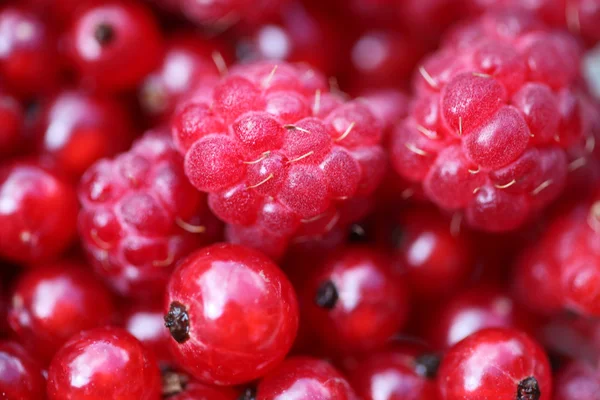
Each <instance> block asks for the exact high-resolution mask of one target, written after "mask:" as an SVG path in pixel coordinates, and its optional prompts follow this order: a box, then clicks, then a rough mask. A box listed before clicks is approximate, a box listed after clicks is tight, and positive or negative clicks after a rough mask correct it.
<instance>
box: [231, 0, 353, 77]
mask: <svg viewBox="0 0 600 400" xmlns="http://www.w3.org/2000/svg"><path fill="white" fill-rule="evenodd" d="M340 32H341V28H340V27H339V24H338V22H337V21H336V20H335V19H333V18H330V17H329V16H327V15H326V14H325V13H323V12H318V11H316V10H314V7H307V6H306V5H303V4H302V3H301V2H299V1H291V2H290V4H288V5H287V6H286V7H284V8H283V10H282V11H281V13H280V15H279V17H278V18H276V20H275V21H273V22H271V23H269V24H264V25H261V26H259V27H257V28H256V29H255V30H253V32H252V33H251V34H250V35H248V37H242V38H241V39H240V41H239V42H238V44H237V52H238V54H239V55H240V58H241V59H242V60H254V61H256V60H279V61H286V62H303V63H307V64H309V65H311V66H313V67H314V68H317V69H318V70H319V71H322V72H323V73H325V74H328V75H329V74H335V73H336V71H338V68H339V64H340V60H341V59H342V57H343V56H344V55H343V51H344V50H346V49H345V43H344V40H345V38H344V37H343V36H342V35H341V34H340ZM315 43H319V46H315V45H314V44H315Z"/></svg>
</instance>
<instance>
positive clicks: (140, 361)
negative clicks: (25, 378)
mask: <svg viewBox="0 0 600 400" xmlns="http://www.w3.org/2000/svg"><path fill="white" fill-rule="evenodd" d="M47 390H48V399H50V400H58V399H60V400H64V399H85V400H100V399H140V400H154V399H160V398H161V381H160V373H159V370H158V366H157V364H156V361H155V360H154V358H153V357H152V355H151V354H150V353H149V352H148V351H147V350H146V349H145V348H144V347H143V346H142V344H141V343H140V342H139V341H138V340H137V339H136V338H134V337H133V336H131V335H130V334H129V333H127V332H126V331H124V330H122V329H119V328H114V327H106V328H96V329H92V330H88V331H83V332H81V333H79V334H78V335H75V336H73V337H72V338H71V339H70V340H69V341H68V342H67V343H65V345H64V346H63V347H62V348H61V349H60V350H59V351H58V353H56V355H55V356H54V358H53V360H52V363H51V364H50V368H49V369H48V389H47Z"/></svg>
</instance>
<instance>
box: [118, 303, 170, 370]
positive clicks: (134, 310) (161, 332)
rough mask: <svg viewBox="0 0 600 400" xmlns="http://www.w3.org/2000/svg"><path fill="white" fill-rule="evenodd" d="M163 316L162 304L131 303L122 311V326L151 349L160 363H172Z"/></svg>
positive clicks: (167, 332)
mask: <svg viewBox="0 0 600 400" xmlns="http://www.w3.org/2000/svg"><path fill="white" fill-rule="evenodd" d="M163 316H164V313H163V306H162V304H156V305H154V304H144V303H139V304H133V305H131V306H129V307H128V308H127V309H126V310H125V312H124V313H123V327H124V328H125V329H127V331H128V332H129V333H131V334H132V335H133V336H135V337H136V339H137V340H139V341H140V342H141V343H142V344H143V345H144V346H146V348H147V349H149V350H150V351H152V353H154V356H155V357H156V359H157V360H158V361H159V363H161V365H162V364H171V363H172V357H171V353H170V351H169V337H170V335H169V330H168V329H167V328H165V321H164V319H163Z"/></svg>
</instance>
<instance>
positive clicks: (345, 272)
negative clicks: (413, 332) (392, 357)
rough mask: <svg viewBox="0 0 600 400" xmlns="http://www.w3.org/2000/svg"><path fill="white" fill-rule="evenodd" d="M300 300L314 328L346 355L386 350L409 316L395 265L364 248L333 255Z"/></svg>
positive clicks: (402, 283) (329, 343)
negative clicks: (386, 343) (388, 341)
mask: <svg viewBox="0 0 600 400" xmlns="http://www.w3.org/2000/svg"><path fill="white" fill-rule="evenodd" d="M301 298H302V302H303V306H304V308H303V312H304V313H305V314H304V316H303V318H304V319H305V320H306V321H307V323H308V324H309V326H310V328H311V329H312V330H314V332H315V333H316V334H317V336H318V337H319V339H320V340H321V341H322V342H323V343H325V344H327V345H328V346H329V347H330V348H331V349H332V350H336V351H340V352H343V353H348V352H361V351H369V350H373V349H376V348H377V347H381V346H382V345H383V344H384V343H385V342H386V340H388V339H389V338H390V337H391V336H392V335H394V334H395V333H397V332H398V331H399V330H400V329H401V328H402V327H403V325H404V323H405V321H406V317H407V313H408V298H407V289H406V287H405V283H404V281H403V280H402V279H401V278H400V277H399V276H398V275H395V274H394V272H393V271H392V264H391V262H390V260H389V259H388V258H387V257H386V256H385V255H384V254H383V253H380V252H378V251H377V250H373V249H369V248H362V247H357V248H349V249H345V250H341V251H338V252H337V253H335V254H333V255H332V256H331V257H330V258H329V259H328V260H327V261H326V262H325V263H324V264H323V265H322V266H321V267H320V268H319V269H318V270H317V271H315V272H314V273H313V274H312V276H311V278H310V280H309V283H308V284H307V285H306V286H305V288H304V289H303V290H302V292H301ZM304 319H303V320H304Z"/></svg>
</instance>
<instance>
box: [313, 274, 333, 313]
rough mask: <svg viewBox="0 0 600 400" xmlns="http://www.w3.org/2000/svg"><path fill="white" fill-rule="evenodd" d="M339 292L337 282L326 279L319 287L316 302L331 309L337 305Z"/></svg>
mask: <svg viewBox="0 0 600 400" xmlns="http://www.w3.org/2000/svg"><path fill="white" fill-rule="evenodd" d="M338 298H339V294H338V291H337V288H336V287H335V284H334V283H333V282H332V281H325V282H323V283H322V284H321V286H319V288H318V289H317V294H316V296H315V303H316V304H317V305H318V306H319V307H321V308H326V309H328V310H331V309H332V308H333V307H335V305H336V303H337V301H338Z"/></svg>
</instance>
